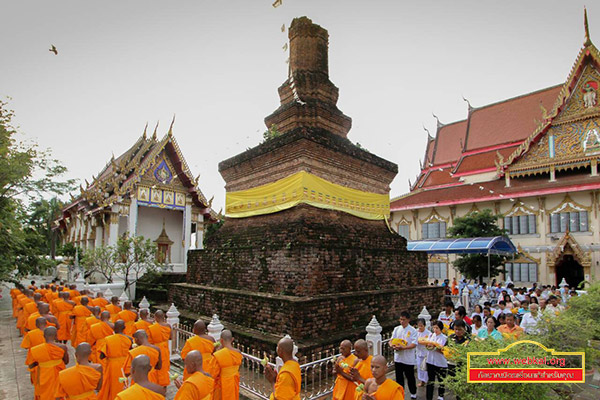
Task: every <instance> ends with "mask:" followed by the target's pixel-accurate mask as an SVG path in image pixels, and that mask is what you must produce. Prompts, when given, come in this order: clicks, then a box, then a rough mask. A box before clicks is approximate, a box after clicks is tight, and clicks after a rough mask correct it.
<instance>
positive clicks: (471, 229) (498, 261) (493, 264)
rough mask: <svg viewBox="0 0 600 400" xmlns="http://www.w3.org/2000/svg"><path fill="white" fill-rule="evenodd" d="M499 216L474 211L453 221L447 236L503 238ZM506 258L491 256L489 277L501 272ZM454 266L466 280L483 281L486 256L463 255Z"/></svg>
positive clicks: (486, 269)
mask: <svg viewBox="0 0 600 400" xmlns="http://www.w3.org/2000/svg"><path fill="white" fill-rule="evenodd" d="M501 217H502V216H501V215H494V214H492V211H491V210H489V209H485V210H483V211H481V212H478V211H474V212H471V213H469V214H467V215H466V216H464V217H458V218H455V219H454V224H453V226H452V227H451V228H450V229H448V236H449V237H453V238H474V237H493V236H504V235H506V230H504V229H502V228H500V227H498V223H497V221H498V218H501ZM505 260H506V257H504V256H498V255H491V256H490V259H489V269H490V274H491V276H496V275H498V274H499V273H500V272H502V270H501V267H502V266H503V265H504V261H505ZM454 266H455V267H456V268H457V269H458V270H459V271H460V272H461V273H462V274H463V275H464V276H465V277H467V278H468V279H478V280H479V281H480V282H482V281H483V277H484V276H487V275H488V256H487V254H465V255H461V256H459V257H458V258H457V260H456V261H454Z"/></svg>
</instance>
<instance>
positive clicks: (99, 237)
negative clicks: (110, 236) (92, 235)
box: [94, 225, 104, 248]
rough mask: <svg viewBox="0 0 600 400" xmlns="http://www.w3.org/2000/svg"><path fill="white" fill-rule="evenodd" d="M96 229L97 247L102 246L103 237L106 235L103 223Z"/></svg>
mask: <svg viewBox="0 0 600 400" xmlns="http://www.w3.org/2000/svg"><path fill="white" fill-rule="evenodd" d="M94 229H95V230H96V243H95V247H96V248H98V247H102V238H103V237H104V230H103V229H102V225H98V226H97V227H95V228H94Z"/></svg>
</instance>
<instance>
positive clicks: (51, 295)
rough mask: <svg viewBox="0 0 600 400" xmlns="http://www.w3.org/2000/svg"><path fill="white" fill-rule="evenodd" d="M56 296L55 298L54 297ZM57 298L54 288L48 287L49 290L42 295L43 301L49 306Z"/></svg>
mask: <svg viewBox="0 0 600 400" xmlns="http://www.w3.org/2000/svg"><path fill="white" fill-rule="evenodd" d="M55 295H56V296H55ZM57 297H58V293H56V286H50V289H49V290H48V291H46V294H45V295H44V299H46V303H48V304H51V303H52V300H54V299H56V298H57Z"/></svg>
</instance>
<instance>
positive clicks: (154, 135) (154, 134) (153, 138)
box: [152, 121, 160, 140]
mask: <svg viewBox="0 0 600 400" xmlns="http://www.w3.org/2000/svg"><path fill="white" fill-rule="evenodd" d="M159 123H160V121H156V126H155V127H154V133H152V140H156V131H157V130H158V124H159Z"/></svg>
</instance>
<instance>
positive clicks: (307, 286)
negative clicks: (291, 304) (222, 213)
mask: <svg viewBox="0 0 600 400" xmlns="http://www.w3.org/2000/svg"><path fill="white" fill-rule="evenodd" d="M426 274H427V259H426V256H425V254H424V253H415V252H408V251H406V241H405V239H404V238H402V237H401V236H399V235H397V234H395V233H391V232H390V231H389V230H388V228H387V226H386V225H385V222H384V221H368V220H364V219H361V218H357V217H354V216H352V215H350V214H346V213H344V212H340V211H332V210H323V209H319V208H315V207H311V206H307V205H300V206H297V207H294V208H291V209H289V210H285V211H281V212H278V213H275V214H269V215H264V216H258V217H252V218H241V219H228V220H227V221H226V222H225V224H224V225H223V227H222V228H221V229H220V230H219V231H218V233H217V234H216V235H214V236H213V237H212V238H210V240H208V242H207V243H206V249H205V250H194V251H191V252H190V253H189V257H188V275H187V282H189V283H196V284H200V285H208V286H214V287H221V288H245V289H246V290H250V291H256V292H263V293H274V294H285V295H295V296H314V295H319V294H329V293H341V292H351V291H358V290H380V289H393V288H397V287H415V286H425V285H427V276H426Z"/></svg>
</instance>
